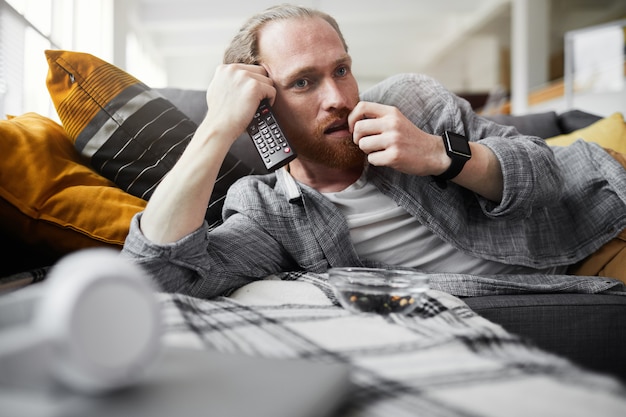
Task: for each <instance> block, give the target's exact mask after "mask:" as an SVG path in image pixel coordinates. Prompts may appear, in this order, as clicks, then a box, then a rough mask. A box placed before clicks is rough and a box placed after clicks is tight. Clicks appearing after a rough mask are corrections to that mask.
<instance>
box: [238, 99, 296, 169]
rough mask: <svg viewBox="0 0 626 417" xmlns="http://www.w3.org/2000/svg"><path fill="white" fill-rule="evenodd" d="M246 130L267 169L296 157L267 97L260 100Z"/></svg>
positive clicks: (286, 162) (275, 167) (277, 166)
mask: <svg viewBox="0 0 626 417" xmlns="http://www.w3.org/2000/svg"><path fill="white" fill-rule="evenodd" d="M246 130H247V132H248V135H250V138H251V139H252V142H253V143H254V146H255V148H256V150H257V151H258V152H259V155H260V156H261V159H263V163H264V164H265V168H267V170H268V171H274V170H275V169H278V168H280V167H282V166H283V165H286V164H288V163H289V162H290V161H292V160H293V159H294V158H295V157H296V153H295V152H294V150H293V149H292V148H291V145H289V142H287V138H286V137H285V134H284V133H283V131H282V129H281V128H280V126H279V125H278V123H277V122H276V118H275V117H274V114H273V113H272V108H271V106H270V103H269V101H268V100H267V99H264V100H263V101H261V104H260V105H259V108H258V109H257V111H256V113H255V115H254V117H253V118H252V121H251V122H250V124H249V125H248V128H247V129H246Z"/></svg>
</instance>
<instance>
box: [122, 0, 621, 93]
mask: <svg viewBox="0 0 626 417" xmlns="http://www.w3.org/2000/svg"><path fill="white" fill-rule="evenodd" d="M281 1H282V0H219V1H218V0H116V2H117V3H116V4H123V6H124V9H125V11H126V12H125V14H126V16H127V18H128V20H129V24H130V25H131V27H133V29H134V31H136V33H137V34H138V35H139V37H140V39H141V42H142V43H143V45H144V47H146V48H149V50H151V51H152V52H153V55H155V56H156V57H157V61H158V62H160V63H161V64H162V66H163V67H164V68H165V71H166V73H167V80H166V82H167V84H168V85H169V86H173V87H181V88H197V89H204V88H206V87H207V86H208V84H209V82H210V79H211V77H212V74H213V72H214V70H215V67H216V66H217V65H219V64H220V63H221V61H222V55H223V52H224V49H225V47H226V45H227V44H228V43H229V41H230V39H231V38H232V37H233V36H234V35H235V33H236V32H237V31H238V29H239V27H240V26H241V25H242V24H243V23H244V21H245V20H246V19H247V18H248V17H249V16H251V15H252V14H254V13H256V12H259V11H262V10H264V9H266V8H267V7H270V6H272V5H274V4H277V3H279V2H281ZM517 1H518V0H297V1H296V3H297V4H301V5H304V6H310V7H314V8H317V9H321V10H323V11H325V12H327V13H329V14H331V15H332V16H334V17H335V18H336V19H337V21H338V23H339V25H340V27H341V29H342V32H343V34H344V36H345V38H346V41H347V43H348V45H349V48H350V54H351V56H352V58H353V62H354V73H355V75H356V77H357V79H358V81H359V83H360V84H361V86H363V85H367V84H370V85H371V84H374V83H376V82H378V81H380V80H381V79H383V78H386V77H387V76H389V75H392V74H396V73H399V72H425V71H424V70H425V69H428V68H431V69H432V65H433V63H435V62H437V61H438V60H439V59H440V58H442V57H445V56H446V55H447V56H454V55H453V54H458V53H459V50H461V51H463V48H465V46H464V45H467V42H466V43H463V42H464V41H467V40H468V39H469V38H470V37H471V36H474V35H476V34H479V35H480V34H482V35H483V36H484V35H485V34H488V35H490V36H491V37H492V38H495V39H497V41H498V42H499V43H501V44H502V43H504V44H505V45H506V43H507V42H509V39H508V38H509V37H510V31H511V29H510V27H511V15H512V14H513V13H514V12H515V8H514V7H512V5H513V4H514V3H516V2H517ZM528 1H530V0H528ZM535 1H536V0H535ZM546 1H549V2H550V3H549V4H550V17H549V18H550V19H551V20H550V21H549V27H550V30H551V31H552V34H551V35H550V36H551V37H552V38H553V40H552V42H557V43H558V44H559V45H562V38H563V33H564V31H566V30H571V29H577V28H580V27H584V26H587V25H591V24H597V23H598V22H603V21H608V20H610V19H613V18H615V17H614V16H617V17H618V18H623V17H626V15H625V13H626V2H624V0H546ZM520 2H521V3H523V0H520ZM531 30H532V29H531ZM473 58H474V57H473V55H472V57H471V59H472V60H473ZM453 65H458V64H453ZM426 72H427V71H426Z"/></svg>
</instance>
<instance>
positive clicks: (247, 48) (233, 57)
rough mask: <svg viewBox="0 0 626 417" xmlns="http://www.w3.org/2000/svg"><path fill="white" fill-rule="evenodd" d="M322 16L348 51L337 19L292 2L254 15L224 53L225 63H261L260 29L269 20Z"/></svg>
mask: <svg viewBox="0 0 626 417" xmlns="http://www.w3.org/2000/svg"><path fill="white" fill-rule="evenodd" d="M316 17H317V18H321V19H323V20H325V21H326V22H328V23H329V24H330V25H331V26H332V27H333V29H335V31H336V32H337V34H338V35H339V38H340V39H341V42H342V43H343V47H344V49H345V50H346V52H347V51H348V45H347V44H346V41H345V39H344V37H343V34H342V33H341V30H339V25H338V24H337V21H336V20H335V19H334V18H333V17H332V16H330V15H329V14H327V13H324V12H322V11H319V10H315V9H311V8H307V7H302V6H295V5H292V4H282V5H279V6H274V7H270V8H269V9H266V10H264V11H262V12H260V13H258V14H256V15H254V16H252V17H251V18H250V19H248V21H247V22H246V23H244V25H243V26H242V27H241V29H239V32H238V33H237V35H235V37H234V38H233V40H232V41H231V43H230V45H229V46H228V48H227V49H226V52H225V53H224V64H234V63H240V64H254V65H258V64H260V60H259V45H258V43H259V31H260V30H261V29H262V28H263V26H265V25H266V24H267V23H269V22H273V21H276V20H287V19H302V18H316Z"/></svg>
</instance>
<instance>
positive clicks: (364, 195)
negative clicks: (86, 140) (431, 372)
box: [124, 6, 626, 297]
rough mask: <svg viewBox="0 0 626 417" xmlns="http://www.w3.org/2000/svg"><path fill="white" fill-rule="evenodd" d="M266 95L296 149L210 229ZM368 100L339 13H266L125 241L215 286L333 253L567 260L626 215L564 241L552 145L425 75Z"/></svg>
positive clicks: (518, 268) (174, 274) (449, 265)
mask: <svg viewBox="0 0 626 417" xmlns="http://www.w3.org/2000/svg"><path fill="white" fill-rule="evenodd" d="M264 98H268V99H269V100H270V102H271V103H272V105H273V109H274V112H275V114H276V117H277V118H278V121H279V123H280V125H281V127H282V128H283V130H284V131H285V134H286V135H287V137H288V138H289V140H290V142H291V143H292V145H293V147H294V148H295V150H296V151H297V153H298V155H299V156H298V158H297V159H296V160H294V161H292V162H291V163H290V164H289V166H288V167H287V168H284V169H281V170H278V171H277V172H276V173H275V174H270V175H268V176H264V177H250V178H245V179H243V180H241V181H239V182H238V183H237V184H236V185H234V186H233V187H231V190H230V191H229V195H228V197H227V199H226V201H225V204H224V224H223V225H222V226H220V227H218V228H216V229H215V230H213V231H211V232H208V229H207V226H206V224H205V223H204V215H205V211H206V207H207V204H208V201H209V198H210V195H211V192H212V185H213V183H214V181H215V178H216V176H217V173H218V170H219V167H220V165H221V162H222V160H223V158H224V157H225V155H226V153H227V152H228V150H229V148H230V146H231V144H232V143H233V142H234V141H235V139H236V138H237V137H238V136H239V135H240V134H241V133H242V132H243V131H244V130H245V128H246V126H247V125H248V123H249V122H250V120H251V119H252V116H253V114H254V112H255V111H256V108H257V107H258V105H259V102H260V101H261V100H262V99H264ZM362 98H363V100H360V99H359V91H358V87H357V83H356V81H355V79H354V76H353V75H352V68H351V59H350V55H349V54H348V50H347V46H346V44H345V41H344V39H343V37H342V35H341V32H340V31H339V28H338V26H337V24H336V22H335V21H334V19H332V18H331V17H330V16H328V15H326V14H323V13H321V12H318V11H315V10H310V9H306V8H300V7H295V6H279V7H276V8H272V9H269V10H267V11H265V12H263V13H261V14H259V15H257V16H254V17H253V18H251V19H250V20H249V21H248V22H247V23H246V25H244V27H243V28H242V29H241V31H240V33H239V34H238V35H237V36H236V37H235V38H234V40H233V42H232V44H231V45H230V47H229V49H228V50H227V52H226V54H225V65H223V66H221V67H219V68H218V69H217V70H216V73H215V76H214V78H213V80H212V82H211V84H210V86H209V88H208V90H207V103H208V109H209V110H208V113H207V115H206V117H205V119H204V121H203V122H202V123H201V124H200V126H199V127H198V130H197V132H196V134H195V136H194V137H193V139H192V141H191V142H190V144H189V145H188V147H187V149H186V150H185V152H184V154H183V155H182V156H181V158H180V160H179V162H178V163H177V164H176V166H175V167H174V168H173V169H172V170H171V172H170V173H169V174H168V175H167V176H166V178H164V180H163V181H162V183H161V184H160V185H159V187H158V188H157V189H156V191H155V193H154V194H153V196H152V197H151V200H150V202H149V203H148V206H147V207H146V209H145V211H144V212H143V213H141V214H139V215H138V216H136V218H135V219H134V220H133V223H132V225H131V231H130V234H129V236H128V239H127V241H126V245H125V248H124V253H125V254H126V255H128V256H131V257H133V258H135V259H136V260H137V261H138V262H139V263H141V264H142V265H143V266H144V267H146V269H148V271H149V272H151V273H152V274H153V275H155V277H156V278H157V280H158V282H159V283H160V284H161V286H162V288H163V289H164V290H166V291H176V292H183V293H189V294H192V295H195V296H201V297H213V296H216V295H220V294H224V293H226V292H228V291H229V290H232V289H235V288H238V287H240V286H242V285H244V284H246V283H248V282H251V281H253V280H258V279H262V278H263V277H265V276H267V275H270V274H272V273H277V272H282V271H290V270H308V271H312V272H325V271H326V270H327V269H328V268H329V267H334V266H348V265H351V266H361V265H366V266H381V267H384V266H390V265H391V266H404V267H415V268H420V269H423V270H427V271H439V272H460V273H474V274H494V273H525V272H536V271H543V272H550V273H555V272H563V271H564V270H565V268H566V267H567V265H568V264H571V263H572V262H575V261H578V260H580V259H582V258H583V257H584V256H586V255H588V254H589V253H591V251H592V250H595V249H597V247H598V246H599V244H601V243H598V242H604V241H606V240H609V239H610V238H612V237H614V236H615V234H616V233H617V232H618V231H619V230H621V229H622V228H624V227H625V226H626V224H624V221H626V219H621V220H622V223H621V224H614V227H615V228H616V229H615V230H607V227H606V224H599V225H597V226H593V227H590V228H589V230H585V231H584V233H581V234H580V236H577V238H578V239H577V240H576V241H575V242H574V243H571V245H570V247H565V246H564V245H567V244H569V243H568V241H569V240H570V239H569V238H570V237H569V236H568V237H567V238H566V237H565V234H566V233H568V232H569V231H570V230H571V225H572V224H574V223H576V222H577V221H578V218H575V217H571V216H570V217H567V218H559V219H558V220H559V222H561V223H562V224H556V225H555V224H554V223H552V221H553V219H552V217H551V209H550V208H549V206H550V205H551V204H554V203H555V202H558V201H559V195H560V193H561V190H562V189H563V188H564V183H563V177H562V173H561V168H560V167H559V165H558V164H557V162H556V161H555V158H554V154H553V152H552V151H551V150H550V149H549V148H548V147H547V146H546V145H545V143H544V142H543V141H542V140H540V139H539V138H533V137H527V136H521V135H519V134H518V133H517V132H516V131H515V130H514V129H513V128H507V127H504V126H499V125H496V124H494V123H490V122H488V121H486V120H484V119H482V118H480V117H478V116H477V115H475V114H474V113H473V112H472V110H471V108H470V107H469V106H468V104H467V103H466V102H464V101H462V100H460V99H458V98H457V97H456V96H454V95H452V94H451V93H449V92H448V91H446V90H445V89H444V88H443V87H441V86H440V85H439V84H437V83H436V82H434V81H433V80H431V79H429V78H427V77H422V76H418V75H403V76H399V77H394V78H391V79H389V80H387V81H386V82H384V83H381V84H380V85H378V86H377V87H376V88H374V89H372V90H370V91H368V92H367V93H365V94H364V96H363V97H362ZM446 132H450V133H448V135H449V134H455V133H456V134H460V135H463V136H465V137H467V138H469V140H470V142H469V143H468V145H469V151H470V152H471V157H469V159H467V158H468V156H469V155H468V154H469V152H467V150H466V151H465V152H464V155H463V156H461V157H459V156H457V155H456V154H455V153H454V152H448V151H449V150H448V149H446V146H447V143H446V142H445V141H444V140H443V139H442V135H446ZM456 139H457V140H461V143H460V144H459V145H460V146H461V147H463V141H464V139H463V137H460V138H459V137H457V138H456ZM466 146H467V145H466ZM454 150H455V149H453V151H454ZM609 159H610V158H609ZM575 197H576V202H578V201H579V200H584V199H583V198H580V197H579V196H575ZM605 203H606V204H613V206H611V207H617V206H620V205H621V207H624V206H625V205H624V203H623V201H622V200H621V199H620V198H611V199H609V200H607V201H606V202H605ZM567 204H570V205H571V204H573V203H572V202H571V201H569V200H568V202H567ZM577 204H578V203H577ZM558 209H559V208H558V207H557V208H555V209H554V210H558ZM602 210H604V212H606V208H603V209H602ZM574 216H575V215H574ZM568 222H569V223H568Z"/></svg>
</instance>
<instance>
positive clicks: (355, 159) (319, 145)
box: [296, 109, 366, 168]
mask: <svg viewBox="0 0 626 417" xmlns="http://www.w3.org/2000/svg"><path fill="white" fill-rule="evenodd" d="M349 114H350V110H349V109H341V110H336V111H334V112H333V114H330V115H329V116H328V117H326V118H325V119H324V120H323V121H321V122H320V123H319V124H318V125H317V128H316V129H315V132H314V134H313V137H310V138H306V139H304V138H302V139H304V140H298V141H297V147H296V152H298V157H299V158H301V159H304V160H309V161H312V162H316V163H319V164H321V165H325V166H327V167H329V168H358V167H362V166H363V164H364V163H365V158H366V155H365V153H363V151H362V150H361V149H360V148H359V147H358V146H357V145H356V144H355V143H354V141H353V140H352V135H351V134H349V135H346V136H344V137H341V138H339V137H335V138H330V139H329V138H326V137H325V133H326V131H327V129H328V126H330V125H331V124H332V123H334V122H337V121H339V120H346V119H347V117H348V115H349Z"/></svg>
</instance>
